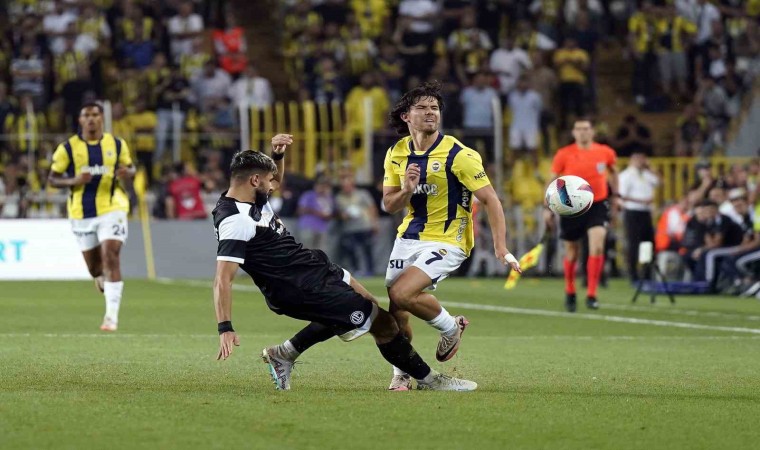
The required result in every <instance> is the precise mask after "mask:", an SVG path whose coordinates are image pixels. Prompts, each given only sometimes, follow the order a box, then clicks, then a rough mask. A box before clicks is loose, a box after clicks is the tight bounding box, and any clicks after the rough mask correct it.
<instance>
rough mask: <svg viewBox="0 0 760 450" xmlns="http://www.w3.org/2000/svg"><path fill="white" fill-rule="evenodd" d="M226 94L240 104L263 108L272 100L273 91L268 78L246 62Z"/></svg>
mask: <svg viewBox="0 0 760 450" xmlns="http://www.w3.org/2000/svg"><path fill="white" fill-rule="evenodd" d="M228 96H229V97H230V98H231V99H232V100H233V101H235V102H236V103H237V105H238V106H240V105H250V106H251V107H253V108H259V109H261V108H265V107H267V106H270V105H271V104H272V103H273V102H274V93H273V92H272V86H271V85H270V84H269V80H267V79H266V78H264V77H262V76H260V75H259V72H258V70H256V66H255V65H254V64H253V63H248V65H247V66H246V68H245V71H244V72H243V74H242V76H241V77H240V78H238V79H237V80H235V82H234V83H232V86H231V87H230V91H229V93H228Z"/></svg>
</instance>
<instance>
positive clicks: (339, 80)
mask: <svg viewBox="0 0 760 450" xmlns="http://www.w3.org/2000/svg"><path fill="white" fill-rule="evenodd" d="M309 85H310V94H311V98H312V99H313V100H314V101H316V102H324V103H329V102H333V101H341V100H343V92H344V89H345V83H344V81H343V77H342V76H341V75H340V73H339V72H338V69H337V67H336V66H335V61H334V60H333V59H332V58H322V59H320V60H319V64H318V66H317V70H316V71H315V73H314V75H313V76H312V78H311V81H310V83H309Z"/></svg>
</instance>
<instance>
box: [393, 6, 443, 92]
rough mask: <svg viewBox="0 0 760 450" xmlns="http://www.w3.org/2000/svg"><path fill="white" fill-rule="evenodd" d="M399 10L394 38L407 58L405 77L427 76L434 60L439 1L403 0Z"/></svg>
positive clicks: (422, 77)
mask: <svg viewBox="0 0 760 450" xmlns="http://www.w3.org/2000/svg"><path fill="white" fill-rule="evenodd" d="M399 12H400V15H401V17H399V19H398V20H397V21H396V29H395V31H394V33H393V42H394V43H395V44H396V46H397V47H398V50H399V53H400V54H401V56H402V57H403V58H404V61H405V65H406V76H407V78H406V81H408V80H409V78H411V77H418V78H420V79H424V78H427V75H428V73H429V72H430V66H431V65H432V64H433V61H434V60H435V56H434V54H433V51H432V50H433V44H434V42H435V35H434V34H433V30H434V28H433V19H434V18H435V14H437V12H438V6H437V3H435V2H433V1H431V0H403V1H402V3H401V5H400V6H399ZM416 18H418V19H416Z"/></svg>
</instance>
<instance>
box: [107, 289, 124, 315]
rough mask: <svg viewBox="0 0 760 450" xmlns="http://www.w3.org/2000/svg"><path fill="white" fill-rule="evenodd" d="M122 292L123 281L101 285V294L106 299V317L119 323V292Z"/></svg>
mask: <svg viewBox="0 0 760 450" xmlns="http://www.w3.org/2000/svg"><path fill="white" fill-rule="evenodd" d="M123 290H124V282H123V281H106V282H104V283H103V291H104V292H103V294H104V295H105V297H106V317H108V318H109V319H111V320H113V321H114V322H118V321H119V306H120V305H121V292H122V291H123Z"/></svg>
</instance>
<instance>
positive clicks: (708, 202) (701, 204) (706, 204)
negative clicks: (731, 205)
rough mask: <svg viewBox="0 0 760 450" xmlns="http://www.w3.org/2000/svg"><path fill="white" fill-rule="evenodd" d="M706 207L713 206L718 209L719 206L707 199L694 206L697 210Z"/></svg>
mask: <svg viewBox="0 0 760 450" xmlns="http://www.w3.org/2000/svg"><path fill="white" fill-rule="evenodd" d="M705 206H713V207H715V208H717V207H718V204H717V203H715V202H714V201H712V200H710V199H709V198H705V199H702V200H700V201H698V202H697V204H696V205H694V207H695V208H699V207H705Z"/></svg>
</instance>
